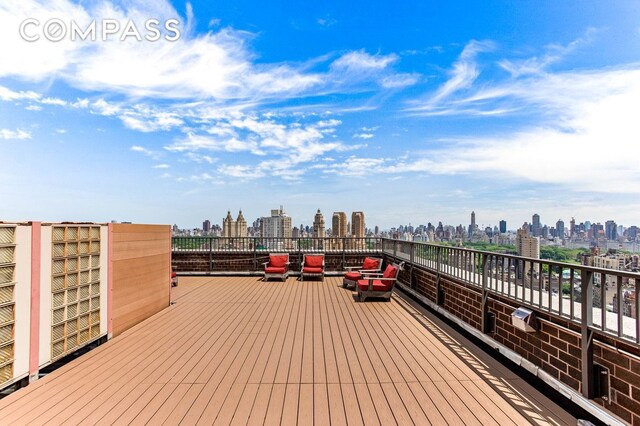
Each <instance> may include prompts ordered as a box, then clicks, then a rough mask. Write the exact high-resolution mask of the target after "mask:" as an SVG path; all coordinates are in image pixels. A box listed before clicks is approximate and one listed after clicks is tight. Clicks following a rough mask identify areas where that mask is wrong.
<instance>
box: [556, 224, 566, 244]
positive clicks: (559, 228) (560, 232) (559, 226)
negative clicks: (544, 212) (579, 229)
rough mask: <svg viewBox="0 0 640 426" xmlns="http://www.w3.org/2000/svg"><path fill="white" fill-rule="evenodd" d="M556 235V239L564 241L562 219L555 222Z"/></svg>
mask: <svg viewBox="0 0 640 426" xmlns="http://www.w3.org/2000/svg"><path fill="white" fill-rule="evenodd" d="M556 235H557V236H558V238H562V239H564V221H563V220H562V219H558V221H557V222H556Z"/></svg>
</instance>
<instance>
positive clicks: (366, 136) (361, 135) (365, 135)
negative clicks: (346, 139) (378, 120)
mask: <svg viewBox="0 0 640 426" xmlns="http://www.w3.org/2000/svg"><path fill="white" fill-rule="evenodd" d="M374 136H375V135H374V134H373V133H356V134H355V135H353V137H354V138H358V139H371V138H372V137H374Z"/></svg>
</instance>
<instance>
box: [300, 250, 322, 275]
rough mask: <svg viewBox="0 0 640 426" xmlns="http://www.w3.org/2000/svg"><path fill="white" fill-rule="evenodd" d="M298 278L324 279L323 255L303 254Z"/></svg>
mask: <svg viewBox="0 0 640 426" xmlns="http://www.w3.org/2000/svg"><path fill="white" fill-rule="evenodd" d="M300 277H301V278H302V281H304V277H320V279H324V254H305V255H303V258H302V270H301V271H300Z"/></svg>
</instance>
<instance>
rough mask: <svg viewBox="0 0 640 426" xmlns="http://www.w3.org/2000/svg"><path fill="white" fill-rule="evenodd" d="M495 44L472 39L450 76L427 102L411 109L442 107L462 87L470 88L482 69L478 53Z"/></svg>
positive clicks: (492, 47)
mask: <svg viewBox="0 0 640 426" xmlns="http://www.w3.org/2000/svg"><path fill="white" fill-rule="evenodd" d="M494 48H495V44H494V43H493V42H491V41H477V40H472V41H470V42H469V43H467V45H466V46H465V47H464V49H463V50H462V53H460V56H459V57H458V60H457V61H456V62H455V63H454V64H453V68H452V69H451V70H450V71H449V78H448V79H447V81H446V82H445V83H444V84H443V85H441V86H440V87H439V88H438V90H436V92H435V93H434V94H433V95H431V96H430V97H429V99H428V100H427V101H426V102H420V105H419V106H416V107H413V108H411V109H410V110H411V111H431V110H434V109H437V108H439V107H440V104H441V102H442V101H445V100H447V99H448V98H449V97H450V96H451V95H453V94H455V93H456V92H458V91H460V90H462V89H468V88H469V87H471V85H472V84H473V82H474V81H475V80H476V78H477V77H478V75H479V73H480V71H479V69H478V64H477V62H476V56H477V55H478V53H481V52H487V51H491V50H493V49H494Z"/></svg>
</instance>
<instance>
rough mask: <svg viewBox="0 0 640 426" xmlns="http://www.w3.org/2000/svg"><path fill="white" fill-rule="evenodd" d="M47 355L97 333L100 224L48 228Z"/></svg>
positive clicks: (66, 349) (66, 351) (58, 354)
mask: <svg viewBox="0 0 640 426" xmlns="http://www.w3.org/2000/svg"><path fill="white" fill-rule="evenodd" d="M52 232H53V238H52V245H53V247H52V264H51V269H52V271H51V292H52V299H51V301H52V302H51V303H52V306H51V308H52V322H51V324H52V329H51V359H52V361H53V360H56V359H58V358H61V357H63V356H65V355H67V354H69V353H71V352H73V351H74V350H75V349H76V348H78V347H80V346H83V345H84V344H85V343H86V342H88V341H90V340H92V339H94V338H97V337H99V336H100V227H99V226H91V225H84V226H83V225H59V226H54V227H53V228H52Z"/></svg>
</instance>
